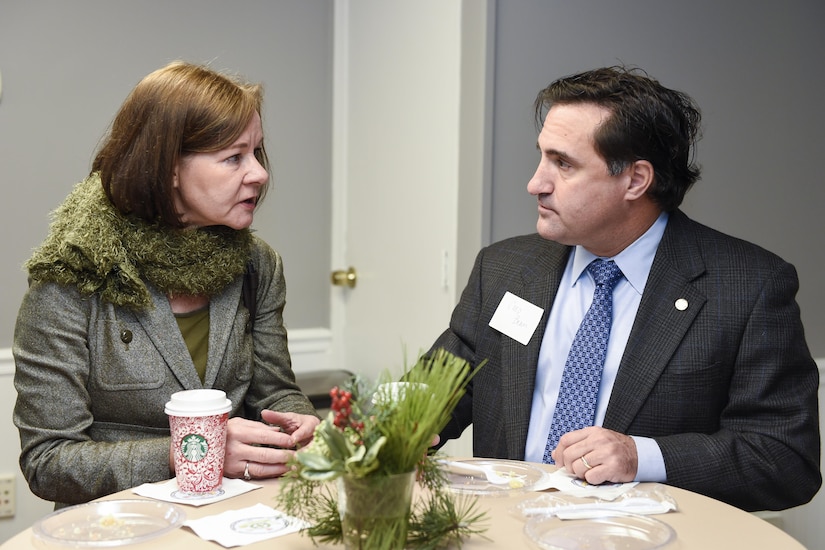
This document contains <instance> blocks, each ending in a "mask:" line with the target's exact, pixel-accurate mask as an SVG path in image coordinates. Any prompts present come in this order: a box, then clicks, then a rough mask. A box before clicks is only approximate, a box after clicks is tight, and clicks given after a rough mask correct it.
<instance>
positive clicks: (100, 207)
mask: <svg viewBox="0 0 825 550" xmlns="http://www.w3.org/2000/svg"><path fill="white" fill-rule="evenodd" d="M251 243H252V235H251V233H250V231H249V230H247V229H244V230H241V231H237V230H234V229H231V228H228V227H222V226H214V227H205V228H200V229H174V228H169V227H166V226H161V225H158V224H150V223H147V222H145V221H143V220H140V219H137V218H135V217H133V216H123V215H122V214H120V213H119V212H118V211H117V210H116V209H115V208H114V206H112V204H111V202H109V199H108V198H107V197H106V194H105V193H104V191H103V186H102V185H101V183H100V178H99V176H98V175H97V174H92V175H91V176H89V177H88V178H86V179H85V180H84V181H82V182H80V183H79V184H77V186H75V188H74V190H73V191H72V192H71V193H70V194H69V196H68V197H67V198H66V200H65V201H64V202H63V204H62V205H60V207H58V208H57V210H55V211H54V212H53V213H52V224H51V226H50V231H49V235H48V236H47V237H46V240H45V241H43V243H42V244H41V245H40V246H39V247H38V248H37V249H36V250H35V251H34V254H33V255H32V257H31V258H29V260H28V261H27V262H26V264H25V268H26V269H28V271H29V276H30V278H31V279H32V280H34V281H51V282H56V283H59V284H64V285H71V286H74V287H77V289H78V290H79V291H80V292H81V294H83V295H86V296H88V295H92V294H94V293H99V294H100V297H101V299H102V300H104V301H106V302H110V303H112V304H115V305H117V306H124V307H128V308H131V309H135V310H143V309H147V308H150V307H151V304H152V299H151V296H150V294H149V290H148V289H147V287H146V283H144V279H145V280H146V281H149V282H150V283H151V284H152V285H154V286H155V287H157V288H158V289H159V290H161V291H163V292H165V293H167V294H179V295H208V296H213V295H215V294H217V293H218V292H220V291H221V290H223V289H224V288H225V287H226V285H228V284H229V283H230V282H232V281H233V280H234V279H235V278H236V277H238V276H239V275H241V274H242V273H243V271H244V269H245V266H246V261H247V259H248V258H249V254H250V247H251Z"/></svg>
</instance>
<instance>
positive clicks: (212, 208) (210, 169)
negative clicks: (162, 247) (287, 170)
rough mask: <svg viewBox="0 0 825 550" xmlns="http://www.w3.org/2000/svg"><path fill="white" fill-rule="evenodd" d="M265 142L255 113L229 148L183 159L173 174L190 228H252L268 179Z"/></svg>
mask: <svg viewBox="0 0 825 550" xmlns="http://www.w3.org/2000/svg"><path fill="white" fill-rule="evenodd" d="M262 143H263V129H262V128H261V117H260V116H259V115H258V113H255V114H254V115H253V116H252V119H251V120H250V121H249V124H248V125H247V127H246V129H245V130H244V131H243V133H242V134H241V135H240V136H239V137H238V139H237V140H235V142H234V143H233V144H232V145H230V146H229V147H226V148H225V149H221V150H220V151H214V152H212V153H191V154H187V155H185V156H184V157H181V159H180V161H179V162H178V165H177V167H176V169H175V174H174V183H173V186H174V201H175V208H176V209H177V211H178V212H179V213H180V214H181V219H182V220H183V222H184V224H186V226H187V227H206V226H210V225H225V226H227V227H231V228H232V229H246V228H247V227H249V226H250V225H252V218H253V215H254V213H255V205H256V204H257V201H258V196H259V195H260V193H261V189H262V188H263V186H264V185H265V184H266V182H267V180H268V179H269V174H268V173H267V171H266V169H264V167H263V166H262V165H261V163H260V162H259V161H258V153H260V150H261V145H262Z"/></svg>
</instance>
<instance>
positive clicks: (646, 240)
mask: <svg viewBox="0 0 825 550" xmlns="http://www.w3.org/2000/svg"><path fill="white" fill-rule="evenodd" d="M667 220H668V214H667V212H662V213H661V214H659V217H658V218H656V221H655V222H653V225H651V226H650V228H649V229H648V230H647V231H645V232H644V234H643V235H642V236H641V237H639V238H638V239H636V240H635V241H633V242H632V243H631V244H630V246H628V247H627V248H625V249H624V250H622V251H621V252H619V253H618V254H616V255H615V256H613V257H611V258H604V257H601V256H596V255H595V254H593V253H592V252H590V251H588V250H586V249H585V248H584V247H583V246H581V245H579V246H576V247H575V248H574V249H573V273H572V274H573V277H572V279H573V285H572V286H575V285H576V283H577V282H578V280H579V277H581V275H582V273H584V270H585V269H586V268H587V266H588V265H590V262H592V261H593V260H595V259H597V258H601V259H603V260H613V261H615V262H616V265H617V266H619V269H621V270H622V273H623V274H624V277H625V279H627V282H628V283H630V286H632V287H633V289H634V290H635V291H636V292H638V293H639V294H642V292H644V289H645V284H646V283H647V277H648V275H650V268H651V266H652V265H653V258H654V257H655V256H656V249H657V248H658V247H659V242H660V241H661V240H662V235H664V233H665V227H667Z"/></svg>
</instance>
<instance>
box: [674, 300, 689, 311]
mask: <svg viewBox="0 0 825 550" xmlns="http://www.w3.org/2000/svg"><path fill="white" fill-rule="evenodd" d="M673 305H674V306H676V309H678V310H679V311H684V310H686V309H687V307H688V301H687V300H685V299H684V298H679V299H678V300H676V303H674V304H673Z"/></svg>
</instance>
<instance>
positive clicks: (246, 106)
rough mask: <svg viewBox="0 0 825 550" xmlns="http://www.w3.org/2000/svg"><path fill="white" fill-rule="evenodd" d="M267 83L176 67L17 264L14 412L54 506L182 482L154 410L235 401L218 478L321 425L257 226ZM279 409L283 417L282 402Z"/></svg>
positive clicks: (271, 463) (154, 85)
mask: <svg viewBox="0 0 825 550" xmlns="http://www.w3.org/2000/svg"><path fill="white" fill-rule="evenodd" d="M261 102H262V91H261V88H260V86H258V85H251V84H247V83H242V82H239V81H237V80H235V79H233V78H230V77H228V76H226V75H222V74H219V73H216V72H215V71H212V70H210V69H208V68H205V67H202V66H196V65H191V64H187V63H183V62H174V63H171V64H170V65H167V66H166V67H164V68H162V69H159V70H157V71H155V72H153V73H151V74H150V75H148V76H147V77H146V78H144V79H143V80H142V81H141V82H140V83H139V84H138V85H137V86H136V87H135V89H134V90H133V91H132V93H131V94H130V95H129V97H128V98H127V99H126V101H125V102H124V103H123V105H122V106H121V108H120V111H119V112H118V114H117V115H116V117H115V119H114V122H113V124H112V128H111V131H110V133H109V135H108V136H107V138H106V139H105V140H104V142H103V144H102V146H101V148H100V150H99V152H98V154H97V156H96V158H95V160H94V163H93V165H92V172H91V174H90V175H89V177H88V178H86V180H84V181H83V182H81V183H80V184H78V185H77V186H76V188H75V189H74V190H73V191H72V193H71V194H70V195H69V197H68V198H67V199H66V201H65V202H64V203H63V204H62V205H61V206H60V207H59V208H58V209H57V211H56V212H55V213H54V220H53V223H52V226H51V230H50V234H49V236H48V237H47V238H46V240H45V241H44V242H43V244H42V245H41V246H40V247H39V248H38V249H37V250H36V251H35V252H34V255H33V256H32V257H31V258H30V259H29V261H28V262H27V263H26V267H27V269H28V271H29V279H30V286H29V289H28V292H27V293H26V295H25V297H24V299H23V304H22V306H21V308H20V311H19V314H18V318H17V325H16V327H15V334H14V348H13V352H14V358H15V363H16V373H15V379H14V381H15V387H16V388H17V392H18V398H17V403H16V405H15V409H14V422H15V424H16V426H17V427H18V429H19V431H20V439H21V446H22V452H21V456H20V465H21V468H22V470H23V473H24V475H25V477H26V479H27V480H28V483H29V486H30V487H31V490H32V492H34V493H35V494H36V495H38V496H39V497H41V498H44V499H46V500H52V501H55V502H56V503H57V506H58V507H60V506H62V505H66V504H74V503H81V502H86V501H89V500H92V499H94V498H97V497H100V496H103V495H106V494H109V493H113V492H116V491H120V490H122V489H126V488H128V487H133V486H136V485H139V484H141V483H144V482H154V481H159V480H164V479H168V478H170V477H172V476H174V466H173V461H172V456H171V452H170V447H171V446H170V438H169V423H168V418H167V416H166V415H165V414H164V404H165V403H166V401H168V399H169V396H170V395H171V394H172V393H174V392H176V391H179V390H184V389H193V388H202V387H205V388H218V389H221V390H224V391H225V392H226V394H227V397H229V399H231V401H232V405H233V409H232V411H231V413H230V417H231V418H230V421H229V424H228V430H227V431H228V435H227V446H226V460H225V464H224V474H225V475H226V476H229V477H244V478H246V479H251V478H261V477H274V476H278V475H281V474H283V473H284V471H286V468H287V466H286V462H287V461H288V459H289V458H290V456H291V454H292V453H293V451H292V450H291V449H293V448H295V447H296V446H299V445H304V444H306V443H308V442H309V441H310V440H311V438H312V434H313V431H314V429H315V427H316V426H317V424H318V422H319V420H318V418H317V416H316V413H315V409H314V408H313V407H312V405H311V404H310V402H309V400H308V399H307V398H306V396H304V395H303V394H302V393H301V391H300V389H299V388H298V387H297V386H296V384H295V377H294V374H293V373H292V370H291V365H290V357H289V352H288V350H287V335H286V329H285V328H284V325H283V318H282V313H283V308H284V302H285V286H284V276H283V265H282V263H281V258H280V256H279V255H278V254H277V253H276V252H275V251H274V250H272V249H271V248H270V247H269V246H268V245H267V244H266V243H264V242H263V241H261V240H260V239H259V238H257V237H255V236H254V235H253V234H252V233H251V232H250V230H249V227H250V225H251V224H252V219H253V214H254V211H255V209H256V207H257V206H258V205H259V204H260V202H261V199H263V197H264V194H265V191H266V188H267V182H268V180H269V172H268V162H267V157H266V152H265V150H264V145H263V130H262V125H261V114H260V113H261ZM276 411H279V412H276Z"/></svg>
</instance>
